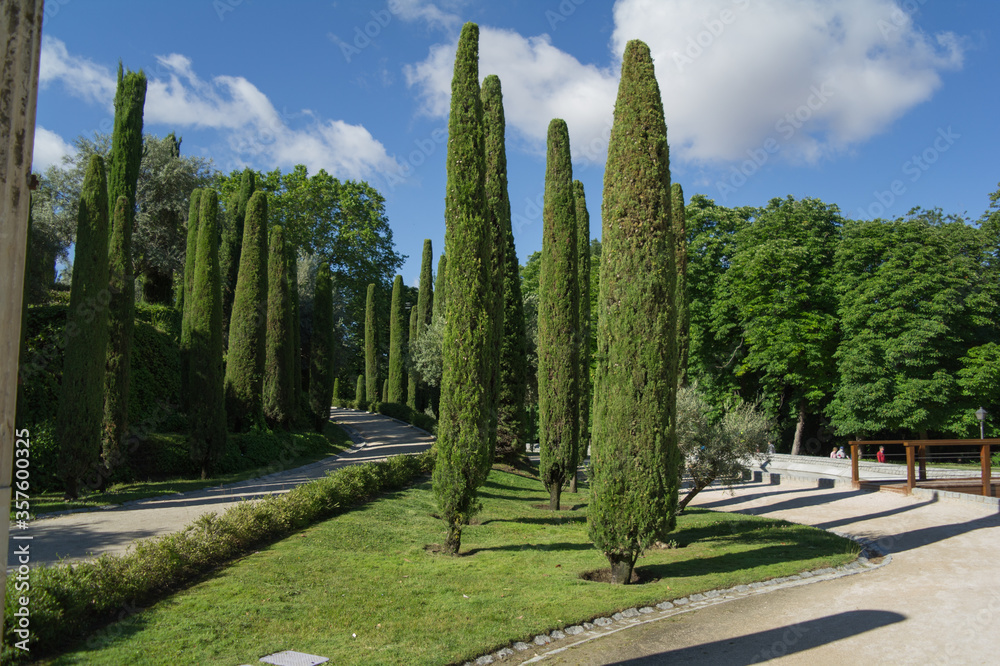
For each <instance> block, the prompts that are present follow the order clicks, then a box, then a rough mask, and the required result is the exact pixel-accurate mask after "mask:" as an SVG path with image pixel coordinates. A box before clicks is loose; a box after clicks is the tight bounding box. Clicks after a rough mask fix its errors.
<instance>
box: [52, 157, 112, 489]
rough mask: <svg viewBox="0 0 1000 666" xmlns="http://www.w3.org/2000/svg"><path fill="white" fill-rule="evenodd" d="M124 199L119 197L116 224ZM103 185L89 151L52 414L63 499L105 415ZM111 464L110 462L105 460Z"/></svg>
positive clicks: (85, 468)
mask: <svg viewBox="0 0 1000 666" xmlns="http://www.w3.org/2000/svg"><path fill="white" fill-rule="evenodd" d="M127 212H128V199H126V198H125V197H119V200H118V206H117V207H116V208H115V215H116V216H117V217H118V218H119V223H122V222H123V219H122V218H124V217H125V216H126V215H127ZM107 297H108V186H107V181H106V179H105V175H104V160H102V159H101V158H100V156H98V155H93V156H92V157H91V158H90V162H89V163H88V164H87V172H86V175H85V176H84V179H83V189H82V190H81V192H80V211H79V213H78V215H77V225H76V252H75V258H74V261H73V282H72V287H71V289H70V294H69V312H68V313H67V317H66V351H65V357H64V360H63V376H62V395H61V398H60V400H59V411H58V412H57V415H56V441H57V442H58V443H59V473H60V476H61V477H62V480H63V483H64V489H65V491H66V498H67V499H76V498H77V495H78V494H79V482H80V481H81V480H82V479H83V477H84V476H85V475H86V474H87V473H88V472H90V471H92V470H93V468H94V466H95V465H96V464H97V462H98V460H99V458H100V453H101V421H102V419H103V417H104V394H103V393H102V391H101V389H102V388H103V387H104V363H105V360H106V354H107V346H108V310H107V308H106V307H105V306H106V304H107V300H106V299H107ZM107 462H109V463H111V464H112V466H113V464H114V463H115V462H116V461H114V460H109V461H107Z"/></svg>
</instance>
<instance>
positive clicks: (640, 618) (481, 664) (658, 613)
mask: <svg viewBox="0 0 1000 666" xmlns="http://www.w3.org/2000/svg"><path fill="white" fill-rule="evenodd" d="M831 533H832V534H836V535H837V536H841V537H844V538H845V539H850V540H852V541H854V542H855V543H857V544H859V545H860V546H861V554H860V555H859V556H858V559H856V560H855V561H853V562H849V563H848V564H843V565H841V566H839V567H826V568H823V569H815V570H812V571H803V572H802V573H799V574H794V575H792V576H783V577H779V578H772V579H770V580H765V581H760V582H757V583H750V584H748V585H737V586H736V587H730V588H726V589H722V590H708V591H707V592H701V593H699V594H692V595H690V596H687V597H680V598H678V599H671V600H669V601H663V602H661V603H658V604H656V605H655V606H643V607H642V608H627V609H625V610H623V611H620V612H618V613H615V614H613V615H611V616H610V617H598V618H594V619H593V620H591V621H590V622H583V623H582V624H575V625H572V626H569V627H565V628H563V629H555V630H553V631H550V632H548V633H545V634H539V635H537V636H535V637H534V638H533V639H532V641H531V642H530V643H526V642H524V641H518V642H516V643H514V644H513V645H511V646H508V647H504V648H502V649H500V650H497V651H496V652H491V653H490V654H485V655H483V656H481V657H479V658H477V659H473V660H471V661H467V662H465V663H464V665H463V666H486V665H487V664H495V663H498V662H504V661H506V660H508V659H510V658H511V657H518V658H523V657H527V658H525V659H523V660H520V661H517V662H516V663H521V664H533V663H536V662H539V661H542V660H543V659H545V658H546V657H548V656H550V655H555V654H559V653H561V652H565V651H566V650H568V649H570V648H573V647H576V646H577V645H582V644H584V643H588V642H590V641H592V640H596V639H598V638H601V637H603V636H608V635H610V634H614V633H617V632H619V631H623V630H625V629H630V628H632V627H636V626H639V625H643V624H648V623H650V622H657V621H659V620H665V619H667V618H669V617H673V616H674V615H680V614H681V613H689V612H691V611H695V610H698V609H699V608H705V607H706V606H713V605H715V604H721V603H726V602H729V601H735V600H736V599H743V598H746V597H750V596H753V595H757V594H766V593H768V592H774V591H776V590H783V589H787V588H791V587H799V586H801V585H809V584H811V583H818V582H821V581H826V580H834V579H837V578H843V577H845V576H853V575H855V574H859V573H864V572H867V571H873V570H875V569H880V568H882V567H884V566H886V565H888V564H889V563H890V562H891V561H892V555H890V554H889V553H888V552H885V551H883V550H882V549H881V548H880V547H879V546H878V544H877V543H875V542H874V541H869V540H866V539H860V538H857V537H853V536H851V535H848V534H842V533H840V532H834V531H832V530H831ZM872 560H877V561H874V562H873V561H872ZM529 650H536V653H535V654H534V656H531V657H528V654H527V653H528V651H529Z"/></svg>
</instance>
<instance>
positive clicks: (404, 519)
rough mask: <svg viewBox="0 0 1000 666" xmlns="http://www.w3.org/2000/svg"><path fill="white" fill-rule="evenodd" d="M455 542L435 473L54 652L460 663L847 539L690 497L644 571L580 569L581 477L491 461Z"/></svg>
mask: <svg viewBox="0 0 1000 666" xmlns="http://www.w3.org/2000/svg"><path fill="white" fill-rule="evenodd" d="M481 497H482V500H483V507H484V509H483V512H482V513H481V514H480V515H479V516H478V520H477V521H476V522H477V524H474V525H471V526H469V527H467V528H466V529H465V531H464V535H463V540H462V550H461V555H460V556H458V557H448V556H444V555H439V554H435V553H434V552H432V549H428V548H427V546H428V545H429V544H433V543H439V542H441V541H442V540H443V537H444V529H443V525H442V523H441V521H440V520H438V519H436V518H434V517H433V516H432V514H433V513H434V512H436V510H437V507H436V504H435V501H434V496H433V493H432V491H431V487H430V482H429V481H424V482H422V483H420V484H419V485H416V486H414V487H412V488H409V489H407V490H404V491H399V492H395V493H392V494H389V495H386V496H383V497H382V498H380V499H378V500H375V501H373V502H371V503H369V504H367V505H365V506H364V507H362V508H359V509H356V510H354V511H351V512H348V513H345V514H343V515H341V516H338V517H336V518H333V519H331V520H328V521H326V522H324V523H320V524H317V525H315V526H313V527H311V528H309V529H306V530H304V531H303V532H301V533H299V534H296V535H294V536H292V537H290V538H288V539H286V540H284V541H281V542H279V543H276V544H274V545H272V546H270V547H268V548H266V549H263V550H261V551H260V552H257V553H255V554H253V555H251V556H249V557H246V558H244V559H243V560H241V561H239V562H237V563H235V564H234V565H232V566H230V567H228V568H226V569H223V570H221V571H219V573H218V574H217V575H215V576H214V577H212V578H210V579H208V580H205V581H204V582H202V583H200V584H198V585H196V586H194V587H192V588H190V589H188V590H187V591H184V592H181V593H179V594H176V595H174V596H173V597H170V598H169V599H167V600H165V601H163V602H161V603H158V604H156V605H155V606H153V607H152V608H150V609H147V610H145V611H142V612H138V613H134V612H133V611H132V610H131V609H123V614H124V615H128V617H127V618H126V619H124V620H123V621H122V622H119V623H117V624H115V625H111V626H109V627H106V628H105V629H103V630H101V631H99V632H97V633H95V634H94V635H93V636H92V637H91V639H90V640H88V642H87V649H84V650H80V651H78V652H75V653H72V654H67V655H63V656H61V657H59V658H56V659H55V660H53V661H52V662H51V663H56V664H114V665H115V666H118V665H120V664H138V663H142V664H176V663H178V659H182V660H183V662H184V663H197V664H244V663H257V660H258V659H259V658H260V657H262V656H264V655H267V654H271V653H274V652H278V651H281V650H297V651H300V652H306V653H310V654H317V655H323V656H326V657H329V658H330V663H334V664H365V665H368V664H422V663H427V664H441V663H452V662H461V661H464V660H466V659H469V658H472V657H474V656H477V655H479V654H483V653H486V652H489V651H492V650H496V649H498V648H500V647H502V646H504V645H508V644H510V643H511V642H512V641H516V640H530V639H531V637H533V636H534V635H536V634H538V633H541V632H543V631H545V630H550V629H553V628H556V627H560V626H568V625H570V624H575V623H579V622H582V621H584V620H588V619H591V618H594V617H598V616H602V615H610V614H612V613H614V612H616V611H618V610H621V609H624V608H629V607H632V606H641V605H647V604H654V603H657V602H659V601H663V600H666V599H672V598H677V597H681V596H686V595H689V594H693V593H695V592H699V591H705V590H709V589H714V588H724V587H731V586H734V585H738V584H745V583H750V582H754V581H758V580H763V579H767V578H772V577H776V576H785V575H790V574H793V573H797V572H799V571H803V570H806V569H815V568H820V567H827V566H836V565H839V564H843V563H845V562H848V561H851V560H852V559H853V558H854V557H856V554H857V548H856V546H855V544H853V543H852V542H850V541H848V540H845V539H842V538H840V537H837V536H834V535H832V534H829V533H826V532H822V531H820V530H815V529H812V528H808V527H804V526H799V525H793V524H789V523H785V522H782V521H777V520H770V519H766V518H758V517H751V516H742V515H738V514H727V513H714V512H710V511H705V510H698V509H694V510H689V511H688V513H687V514H686V515H684V516H681V517H680V519H679V522H678V529H677V530H676V532H675V533H674V534H673V535H672V539H673V540H674V541H675V542H676V547H675V548H670V549H660V550H654V551H651V552H649V553H648V554H647V555H646V556H644V557H643V558H642V559H641V560H640V561H639V565H638V572H639V574H640V575H641V576H643V577H644V578H646V579H649V581H650V582H647V583H644V584H639V585H630V586H618V587H614V586H611V585H607V584H603V583H591V582H587V581H584V580H582V579H581V578H580V574H581V573H583V572H586V571H590V570H594V569H600V568H604V567H606V566H607V563H606V560H605V559H604V557H603V556H602V555H601V554H600V553H598V552H597V551H596V550H594V548H593V547H592V545H591V544H590V540H589V539H588V538H587V526H586V505H587V497H588V495H587V489H586V488H581V492H580V493H579V494H577V495H572V494H569V493H566V494H564V495H563V498H564V502H565V503H566V504H567V505H572V507H573V509H572V510H568V511H563V512H560V513H558V514H553V513H552V512H550V511H547V510H544V509H541V508H536V505H544V504H545V503H546V502H547V499H548V494H547V493H546V492H545V490H544V488H543V487H542V485H541V483H540V482H538V481H537V480H535V479H530V478H527V477H525V476H522V475H518V474H512V473H507V472H502V471H494V472H493V473H492V474H491V476H490V478H489V481H488V483H487V484H486V485H485V486H484V487H483V489H482V492H481Z"/></svg>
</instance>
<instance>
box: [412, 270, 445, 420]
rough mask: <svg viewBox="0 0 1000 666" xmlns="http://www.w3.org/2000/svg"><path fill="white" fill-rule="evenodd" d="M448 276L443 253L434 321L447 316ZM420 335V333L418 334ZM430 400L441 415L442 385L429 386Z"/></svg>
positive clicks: (433, 315) (434, 308) (437, 280)
mask: <svg viewBox="0 0 1000 666" xmlns="http://www.w3.org/2000/svg"><path fill="white" fill-rule="evenodd" d="M447 277H448V257H447V256H446V255H444V254H442V255H441V256H440V257H439V258H438V272H437V278H436V279H435V280H434V307H433V313H432V315H431V320H432V321H436V322H437V321H443V320H444V318H445V306H446V305H447V304H448V294H447V291H446V289H447V287H446V285H447V283H446V279H447ZM418 335H419V334H418ZM427 393H428V402H429V403H430V406H431V409H433V410H434V415H435V416H438V417H440V416H441V385H440V384H438V385H437V386H435V387H429V388H428V391H427Z"/></svg>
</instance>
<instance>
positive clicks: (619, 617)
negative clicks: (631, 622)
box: [611, 613, 625, 622]
mask: <svg viewBox="0 0 1000 666" xmlns="http://www.w3.org/2000/svg"><path fill="white" fill-rule="evenodd" d="M611 619H612V620H614V621H615V622H621V621H622V620H624V619H625V616H624V615H622V614H621V613H615V614H614V615H612V616H611Z"/></svg>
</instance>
